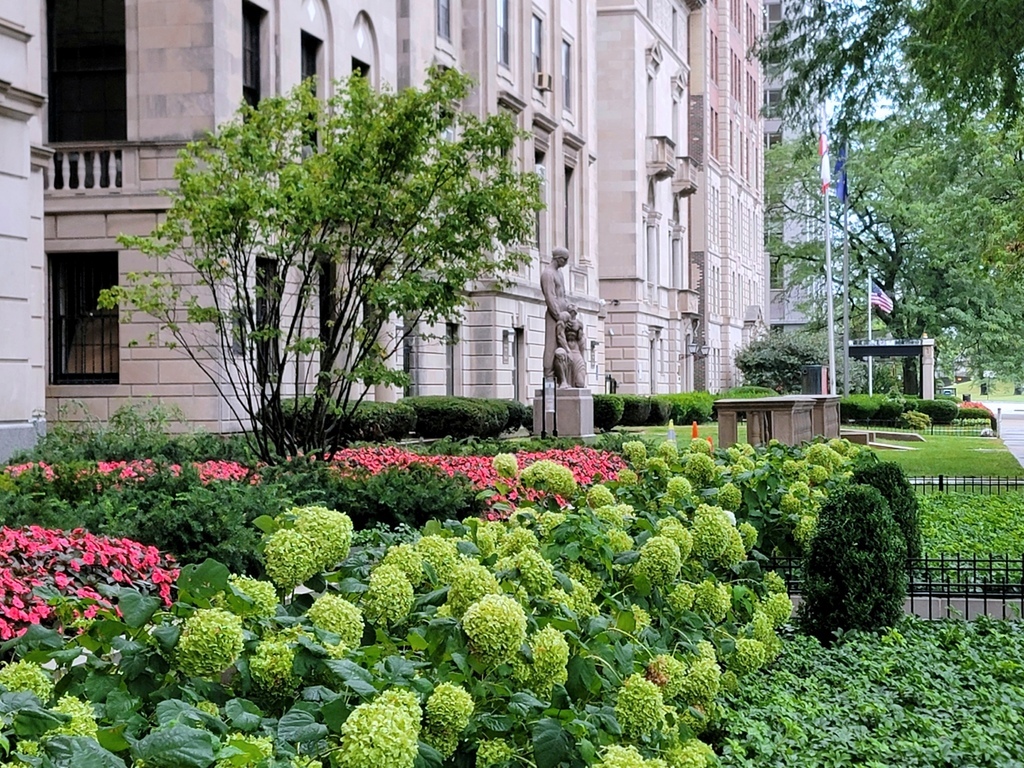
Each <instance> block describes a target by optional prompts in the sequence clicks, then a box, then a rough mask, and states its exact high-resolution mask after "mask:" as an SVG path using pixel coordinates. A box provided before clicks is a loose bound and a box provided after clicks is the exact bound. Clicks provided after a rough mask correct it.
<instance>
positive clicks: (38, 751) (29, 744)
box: [0, 739, 43, 768]
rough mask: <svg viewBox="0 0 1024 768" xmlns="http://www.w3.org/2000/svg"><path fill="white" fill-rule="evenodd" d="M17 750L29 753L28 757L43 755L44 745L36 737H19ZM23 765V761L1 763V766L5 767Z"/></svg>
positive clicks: (18, 767)
mask: <svg viewBox="0 0 1024 768" xmlns="http://www.w3.org/2000/svg"><path fill="white" fill-rule="evenodd" d="M15 752H18V753H20V754H22V755H27V756H28V757H42V756H43V748H42V746H41V745H40V744H39V742H38V741H35V740H34V739H19V740H18V746H17V747H16V748H15ZM22 765H23V763H21V762H17V763H0V766H3V768H20V766H22Z"/></svg>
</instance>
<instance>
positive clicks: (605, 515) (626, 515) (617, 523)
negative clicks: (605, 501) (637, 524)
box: [594, 504, 636, 528]
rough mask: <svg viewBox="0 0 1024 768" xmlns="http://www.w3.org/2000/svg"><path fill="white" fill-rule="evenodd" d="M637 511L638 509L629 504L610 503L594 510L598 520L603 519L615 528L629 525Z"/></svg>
mask: <svg viewBox="0 0 1024 768" xmlns="http://www.w3.org/2000/svg"><path fill="white" fill-rule="evenodd" d="M635 512H636V510H635V509H633V507H632V506H630V505H629V504H609V505H607V506H604V507H598V508H597V509H596V510H594V514H595V515H597V519H598V520H603V521H604V522H606V523H608V525H610V526H612V527H614V528H625V527H626V526H627V525H629V521H630V519H632V517H633V515H634V513H635Z"/></svg>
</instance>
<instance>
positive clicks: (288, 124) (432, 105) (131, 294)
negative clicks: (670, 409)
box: [105, 70, 541, 460]
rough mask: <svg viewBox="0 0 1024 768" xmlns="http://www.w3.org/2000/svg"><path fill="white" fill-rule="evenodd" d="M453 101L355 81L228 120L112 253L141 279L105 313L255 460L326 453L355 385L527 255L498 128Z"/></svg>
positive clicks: (443, 92)
mask: <svg viewBox="0 0 1024 768" xmlns="http://www.w3.org/2000/svg"><path fill="white" fill-rule="evenodd" d="M469 88H470V81H469V80H468V78H466V77H465V76H463V75H461V74H459V73H457V72H455V71H453V70H447V71H442V70H435V71H433V72H432V73H431V74H430V76H429V78H428V80H427V83H426V85H425V87H424V88H423V89H415V88H407V89H404V90H402V91H400V92H398V93H394V92H390V91H387V90H384V91H376V90H374V89H373V88H371V87H370V85H369V83H368V82H367V81H366V80H365V79H364V78H361V77H358V76H353V77H352V78H351V79H349V80H348V81H346V82H344V83H339V84H338V85H337V88H336V89H335V90H336V93H335V95H334V96H332V97H331V98H329V99H327V100H326V101H322V100H319V99H317V98H315V97H314V95H313V93H312V89H310V88H309V87H308V84H303V85H301V86H299V87H297V88H296V89H295V90H294V91H293V92H292V93H291V94H289V95H287V96H280V97H273V98H268V99H264V100H262V101H261V102H260V103H259V105H258V107H256V108H255V109H252V108H248V107H243V108H242V111H241V112H240V113H239V116H238V117H237V118H236V119H235V120H233V121H232V122H229V123H227V124H225V125H223V126H221V127H220V128H218V130H217V131H216V132H215V133H214V134H212V135H210V136H208V137H207V138H204V139H202V140H200V141H197V142H194V143H192V144H190V145H189V146H188V148H187V149H186V150H185V151H184V152H183V153H182V156H181V160H180V162H179V163H178V166H177V169H176V171H175V178H176V179H177V182H178V187H177V189H176V190H174V191H173V192H171V200H172V204H171V207H170V209H169V211H168V212H167V216H166V220H165V221H163V222H162V223H161V224H160V225H159V226H158V227H157V228H156V230H155V231H154V232H153V233H152V234H151V235H148V236H144V237H122V238H121V242H122V243H123V244H124V245H125V246H126V247H129V248H134V249H137V250H139V251H141V252H142V253H144V254H147V255H149V256H152V257H154V258H155V259H156V260H157V265H156V268H155V269H154V270H152V271H150V272H146V273H141V274H134V275H129V279H128V282H127V284H126V285H122V286H120V287H117V288H115V289H113V290H111V291H109V292H108V293H107V295H106V296H105V301H106V302H107V303H108V305H113V304H117V305H119V306H120V307H121V308H122V310H124V313H123V314H124V318H125V319H126V320H127V319H130V318H131V312H132V310H141V311H142V312H145V313H147V314H148V315H151V316H152V317H154V318H156V321H157V323H158V325H159V330H158V333H157V334H156V337H157V338H158V340H159V341H161V342H163V343H167V344H168V345H172V346H177V347H179V348H181V349H183V350H184V351H185V353H186V354H187V355H188V356H189V357H190V358H191V359H192V360H194V361H195V362H196V364H197V365H199V366H200V367H201V368H202V370H203V371H204V372H205V373H206V375H207V376H208V378H209V379H210V381H211V382H212V383H213V384H214V386H215V387H216V388H217V390H218V392H220V394H221V395H222V397H223V398H224V400H225V402H226V403H227V405H228V406H229V407H230V408H231V409H232V411H233V413H234V415H235V417H236V418H237V419H238V421H239V424H240V425H241V426H242V428H243V429H244V430H245V431H246V434H247V435H248V436H249V437H250V438H251V440H252V442H253V444H254V447H255V448H256V449H257V451H258V452H259V454H260V455H261V456H262V457H263V458H265V459H268V460H269V459H271V458H273V457H274V456H280V455H290V454H293V453H295V452H296V451H300V450H311V449H332V448H334V447H336V444H337V442H338V440H339V438H338V433H337V432H336V431H332V430H331V427H332V426H333V425H335V424H336V422H337V420H339V419H342V420H344V419H346V418H348V417H350V416H351V414H352V412H353V410H354V408H355V406H356V405H357V404H358V403H359V402H360V401H361V400H362V399H363V397H364V396H365V394H366V392H367V388H369V387H372V386H373V385H378V384H384V385H389V386H401V385H402V384H403V383H405V381H406V378H407V377H406V375H405V374H404V373H403V371H402V370H401V366H396V365H394V364H392V363H391V362H390V361H391V360H392V358H393V357H394V356H395V353H396V352H397V351H398V350H400V349H402V345H403V343H404V342H405V340H406V338H408V337H409V336H410V335H413V334H420V333H426V332H428V331H427V330H426V329H429V328H430V327H431V326H433V325H434V324H437V323H443V322H446V321H454V320H456V319H457V318H458V316H459V313H460V311H461V310H462V309H463V307H464V306H465V305H466V303H467V293H466V289H467V287H468V286H469V285H470V284H471V283H473V282H474V281H481V280H489V281H493V284H495V285H500V284H501V283H502V282H503V280H504V279H505V277H506V276H507V275H508V274H510V273H511V272H512V271H513V270H515V269H517V268H518V267H519V265H521V264H522V263H523V261H524V260H525V259H526V258H527V257H526V256H525V255H524V254H523V253H522V251H521V249H518V248H517V247H516V244H518V243H522V242H525V241H526V240H527V237H528V235H529V233H530V232H531V229H532V226H533V220H534V216H535V212H536V211H537V210H538V209H539V207H540V205H541V203H540V198H539V195H538V189H539V186H538V180H537V177H536V176H535V175H534V174H531V173H520V172H518V171H517V170H516V169H515V167H514V160H513V152H512V151H511V150H512V148H513V146H514V144H515V142H516V141H517V140H518V138H519V133H518V132H517V129H516V128H515V126H514V124H513V122H512V120H511V119H510V118H508V117H505V116H500V115H495V116H491V117H488V118H486V119H478V118H476V117H475V116H473V115H472V114H470V113H468V112H465V111H462V110H461V109H459V104H460V103H461V101H462V100H463V99H464V98H465V97H466V96H467V94H468V92H469ZM304 395H307V396H309V397H310V400H309V401H308V407H307V408H305V409H304V412H303V413H302V414H299V410H300V409H298V408H289V407H288V403H287V400H288V399H289V398H293V397H298V396H304ZM300 416H301V418H300ZM300 423H301V425H302V429H301V430H300V429H299V428H298V426H299V424H300Z"/></svg>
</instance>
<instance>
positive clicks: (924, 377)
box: [921, 338, 935, 400]
mask: <svg viewBox="0 0 1024 768" xmlns="http://www.w3.org/2000/svg"><path fill="white" fill-rule="evenodd" d="M921 397H922V398H924V399H925V400H934V399H935V339H929V338H923V339H921Z"/></svg>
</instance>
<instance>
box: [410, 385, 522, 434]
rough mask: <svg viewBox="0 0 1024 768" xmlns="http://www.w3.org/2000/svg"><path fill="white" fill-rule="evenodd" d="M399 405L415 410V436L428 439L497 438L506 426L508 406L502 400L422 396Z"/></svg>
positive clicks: (411, 398)
mask: <svg viewBox="0 0 1024 768" xmlns="http://www.w3.org/2000/svg"><path fill="white" fill-rule="evenodd" d="M402 402H404V403H407V404H408V405H410V406H412V407H413V408H414V409H415V411H416V434H418V435H419V436H420V437H425V438H428V439H432V438H439V437H451V438H453V439H456V440H461V439H463V438H467V437H498V436H499V435H500V434H501V433H502V432H503V431H504V430H505V425H506V424H508V418H509V416H508V405H507V403H506V402H505V401H503V400H483V399H478V398H474V397H445V396H443V395H424V396H421V397H407V398H405V399H404V400H403V401H402Z"/></svg>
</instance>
